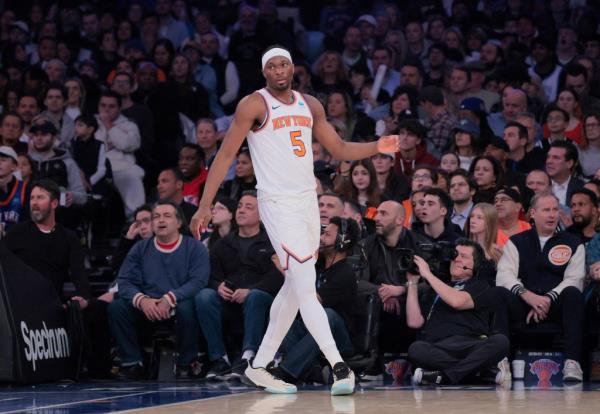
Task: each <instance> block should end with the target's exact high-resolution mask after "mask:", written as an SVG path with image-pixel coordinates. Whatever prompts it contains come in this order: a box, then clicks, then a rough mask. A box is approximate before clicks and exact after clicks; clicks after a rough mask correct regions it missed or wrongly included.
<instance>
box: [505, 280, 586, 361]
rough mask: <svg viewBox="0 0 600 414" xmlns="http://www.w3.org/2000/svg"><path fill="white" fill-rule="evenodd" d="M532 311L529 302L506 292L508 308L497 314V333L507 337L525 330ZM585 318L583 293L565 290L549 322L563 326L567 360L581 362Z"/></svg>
mask: <svg viewBox="0 0 600 414" xmlns="http://www.w3.org/2000/svg"><path fill="white" fill-rule="evenodd" d="M530 310H531V307H530V306H529V305H528V304H527V303H526V302H525V301H523V300H521V298H519V297H518V296H516V295H514V294H512V293H511V292H510V291H508V290H506V289H505V290H504V306H503V307H502V308H501V309H499V310H498V311H497V312H496V320H495V327H496V330H497V331H498V332H500V333H503V334H504V335H507V336H508V335H509V332H511V331H512V332H519V331H521V330H522V329H523V328H525V326H526V323H525V320H526V318H527V314H528V313H529V311H530ZM583 318H584V305H583V294H582V293H581V292H580V291H579V289H577V288H576V287H572V286H569V287H567V288H565V289H563V291H562V292H561V293H560V295H558V299H557V300H556V301H555V302H552V304H551V305H550V312H549V313H548V318H547V319H546V320H547V321H548V322H554V323H558V324H560V325H561V326H562V329H563V332H564V336H565V357H566V358H567V359H573V360H575V361H581V352H582V341H583ZM531 323H535V322H530V324H531Z"/></svg>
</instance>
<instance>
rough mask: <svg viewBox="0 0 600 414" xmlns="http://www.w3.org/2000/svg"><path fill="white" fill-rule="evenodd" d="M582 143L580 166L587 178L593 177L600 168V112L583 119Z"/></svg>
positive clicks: (579, 148) (580, 147) (579, 149)
mask: <svg viewBox="0 0 600 414" xmlns="http://www.w3.org/2000/svg"><path fill="white" fill-rule="evenodd" d="M583 136H584V139H583V141H582V143H581V144H580V145H579V146H578V147H577V149H578V151H579V164H580V165H581V169H582V171H583V175H584V176H585V177H592V176H593V175H594V174H595V173H596V171H597V170H598V169H599V168H600V112H590V113H589V114H587V115H585V117H584V118H583Z"/></svg>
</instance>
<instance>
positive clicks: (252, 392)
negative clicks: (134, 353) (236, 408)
mask: <svg viewBox="0 0 600 414" xmlns="http://www.w3.org/2000/svg"><path fill="white" fill-rule="evenodd" d="M262 392H263V391H262V390H252V391H248V392H236V393H235V394H225V395H216V396H214V397H207V398H198V399H195V400H188V401H179V402H176V403H170V404H162V405H155V406H152V407H142V408H133V409H130V410H124V411H113V412H114V413H121V414H123V413H137V412H141V411H143V410H148V409H151V408H168V407H175V406H177V405H183V404H189V403H198V402H202V401H208V400H216V399H218V398H225V397H237V396H240V395H252V394H258V393H262Z"/></svg>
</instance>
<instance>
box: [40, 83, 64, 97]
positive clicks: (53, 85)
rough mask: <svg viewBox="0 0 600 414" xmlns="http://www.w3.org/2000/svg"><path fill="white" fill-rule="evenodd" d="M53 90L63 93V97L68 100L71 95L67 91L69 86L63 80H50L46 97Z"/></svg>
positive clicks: (45, 93) (45, 92)
mask: <svg viewBox="0 0 600 414" xmlns="http://www.w3.org/2000/svg"><path fill="white" fill-rule="evenodd" d="M51 90H57V91H59V92H60V94H61V95H62V97H63V99H64V100H65V101H66V100H67V98H68V97H69V93H68V92H67V88H65V85H64V84H62V83H61V82H50V83H49V84H48V86H46V90H45V91H44V99H46V96H48V92H50V91H51Z"/></svg>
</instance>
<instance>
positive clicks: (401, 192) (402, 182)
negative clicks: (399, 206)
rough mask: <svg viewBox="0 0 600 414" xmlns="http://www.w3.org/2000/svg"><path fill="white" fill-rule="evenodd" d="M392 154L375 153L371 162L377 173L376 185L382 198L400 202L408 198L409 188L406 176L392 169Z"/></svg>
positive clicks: (393, 157)
mask: <svg viewBox="0 0 600 414" xmlns="http://www.w3.org/2000/svg"><path fill="white" fill-rule="evenodd" d="M394 159H395V156H394V154H376V155H373V156H372V157H371V162H372V163H373V167H374V168H375V172H376V174H377V185H378V186H379V191H380V193H381V195H382V197H383V198H385V199H386V200H396V201H398V202H401V201H403V200H406V199H407V198H408V194H409V192H410V188H409V186H408V177H406V176H405V175H402V176H400V175H398V174H396V172H395V171H394Z"/></svg>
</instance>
